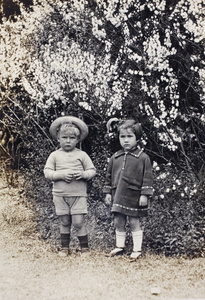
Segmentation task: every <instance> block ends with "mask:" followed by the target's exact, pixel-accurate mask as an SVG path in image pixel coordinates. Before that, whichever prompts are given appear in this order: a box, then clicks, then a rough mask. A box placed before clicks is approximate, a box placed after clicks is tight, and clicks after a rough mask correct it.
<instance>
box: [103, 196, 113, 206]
mask: <svg viewBox="0 0 205 300" xmlns="http://www.w3.org/2000/svg"><path fill="white" fill-rule="evenodd" d="M111 201H112V196H111V195H110V194H106V196H105V199H104V203H105V205H107V206H108V205H110V204H111Z"/></svg>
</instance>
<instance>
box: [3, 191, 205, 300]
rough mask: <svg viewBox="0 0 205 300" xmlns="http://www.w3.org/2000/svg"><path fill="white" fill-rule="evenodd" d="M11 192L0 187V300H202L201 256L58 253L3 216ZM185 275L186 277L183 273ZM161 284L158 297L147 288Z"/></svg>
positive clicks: (203, 292)
mask: <svg viewBox="0 0 205 300" xmlns="http://www.w3.org/2000/svg"><path fill="white" fill-rule="evenodd" d="M9 197H10V198H12V197H13V196H12V192H9V193H8V189H6V188H4V187H1V188H0V225H1V232H0V300H22V299H23V300H27V299H28V300H37V299H38V300H39V299H40V300H44V299H45V300H47V299H48V300H52V299H56V300H57V299H58V300H64V299H66V300H67V299H69V300H72V299H75V300H81V299H83V300H84V299H89V300H98V299H99V300H101V299H102V300H104V299H106V300H107V299H109V300H115V299H116V300H134V299H135V300H136V299H140V300H141V299H143V300H144V299H205V288H204V275H203V274H204V273H203V272H204V270H205V265H204V260H203V259H195V260H194V261H191V260H184V259H179V260H176V259H165V258H162V259H161V258H159V257H156V258H154V259H152V258H150V257H148V258H143V259H141V260H139V261H138V262H134V263H131V262H130V260H129V258H128V257H127V256H123V257H116V258H110V257H108V256H107V255H106V254H105V253H102V252H101V253H98V252H91V253H90V254H89V255H88V256H83V255H82V256H80V255H77V254H75V253H73V254H72V255H71V256H69V257H67V258H60V257H58V255H57V253H56V252H54V251H51V249H50V246H49V245H48V244H45V243H44V242H43V241H41V240H38V239H36V238H31V237H27V238H25V237H23V236H22V235H19V232H18V233H17V231H16V229H15V228H14V227H10V226H8V224H7V223H6V222H5V221H4V220H3V217H2V212H3V211H4V210H5V207H6V205H7V204H8V201H9ZM184 274H185V275H184ZM155 286H157V287H158V288H160V293H159V294H158V295H153V294H152V293H151V288H152V287H155Z"/></svg>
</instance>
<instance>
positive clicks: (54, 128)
mask: <svg viewBox="0 0 205 300" xmlns="http://www.w3.org/2000/svg"><path fill="white" fill-rule="evenodd" d="M65 123H72V124H74V125H75V126H76V127H78V128H79V130H80V138H79V141H80V142H82V141H83V140H84V139H85V138H86V137H87V135H88V127H87V125H86V124H85V123H84V122H83V121H82V120H81V119H79V118H76V117H73V116H63V117H59V118H57V119H56V120H55V121H53V123H52V124H51V126H50V129H49V132H50V135H51V136H52V137H53V138H55V139H57V132H58V128H59V127H60V126H61V125H62V124H65Z"/></svg>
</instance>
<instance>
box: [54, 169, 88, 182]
mask: <svg viewBox="0 0 205 300" xmlns="http://www.w3.org/2000/svg"><path fill="white" fill-rule="evenodd" d="M53 179H54V180H64V181H65V182H67V183H70V182H71V181H72V180H73V179H75V180H80V179H86V178H85V172H84V171H78V172H69V171H68V170H59V171H56V172H55V175H54V178H53Z"/></svg>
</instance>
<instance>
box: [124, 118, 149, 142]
mask: <svg viewBox="0 0 205 300" xmlns="http://www.w3.org/2000/svg"><path fill="white" fill-rule="evenodd" d="M128 128H130V129H131V130H132V132H133V133H134V134H135V136H136V139H137V140H139V139H140V138H141V137H142V136H143V130H142V126H141V123H136V121H135V120H132V119H128V120H124V121H122V122H121V123H120V124H119V125H118V131H119V132H120V130H121V129H128Z"/></svg>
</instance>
